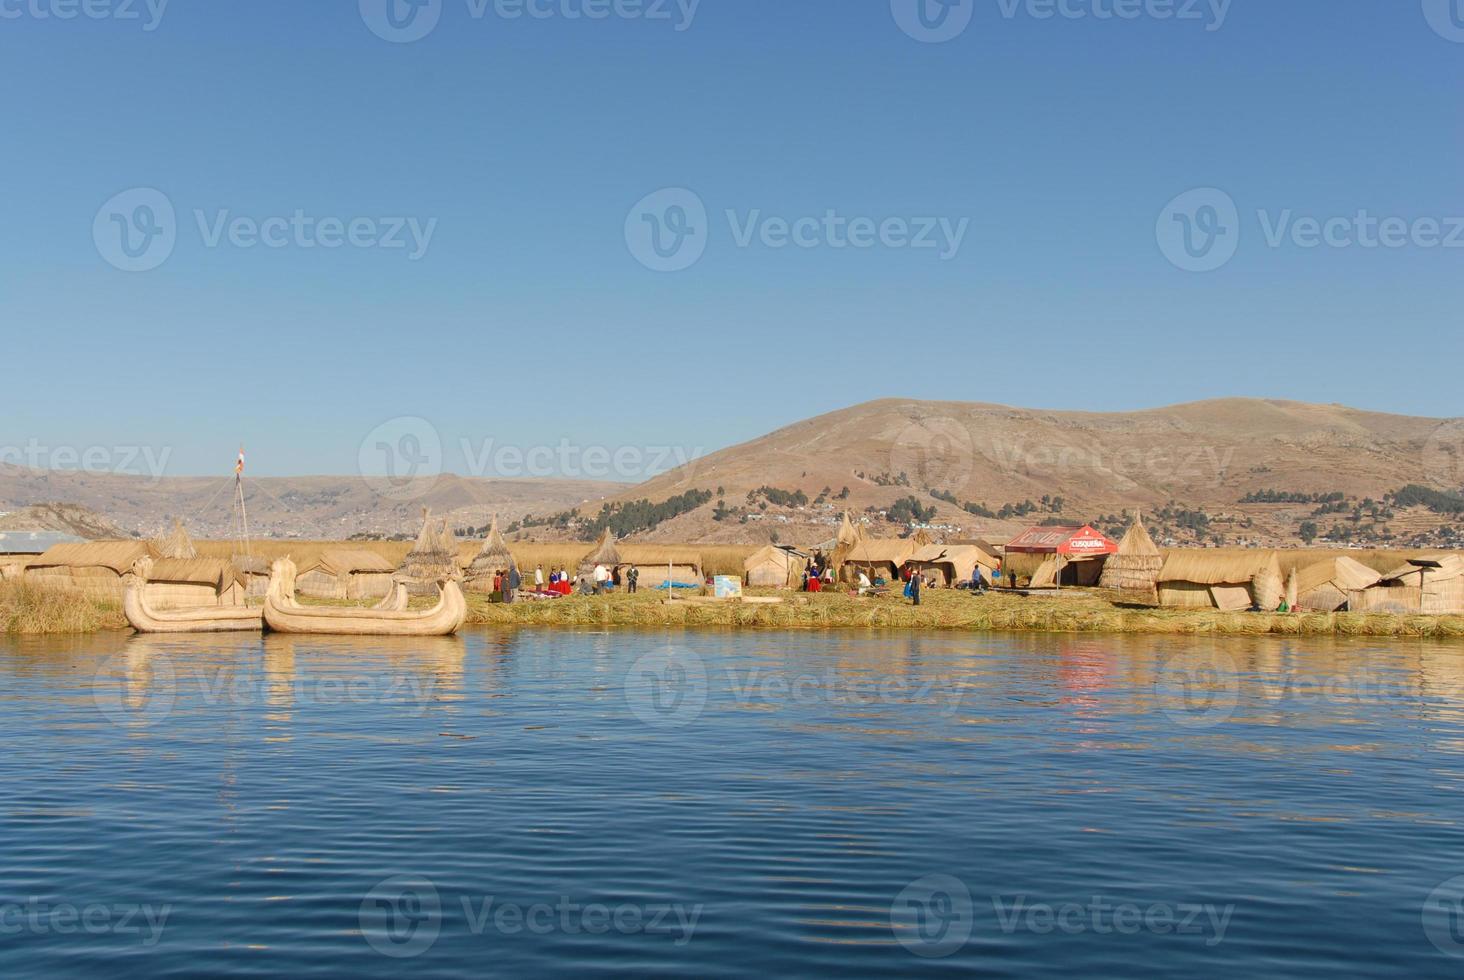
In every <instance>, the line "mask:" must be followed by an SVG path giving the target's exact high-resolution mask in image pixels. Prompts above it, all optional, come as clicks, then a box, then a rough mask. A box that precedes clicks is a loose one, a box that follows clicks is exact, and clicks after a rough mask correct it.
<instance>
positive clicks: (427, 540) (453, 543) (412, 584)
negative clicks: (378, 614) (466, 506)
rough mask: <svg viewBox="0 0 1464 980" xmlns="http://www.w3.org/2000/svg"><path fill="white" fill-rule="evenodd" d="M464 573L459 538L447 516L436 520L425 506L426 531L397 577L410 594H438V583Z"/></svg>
mask: <svg viewBox="0 0 1464 980" xmlns="http://www.w3.org/2000/svg"><path fill="white" fill-rule="evenodd" d="M461 576H462V569H461V567H459V565H458V545H457V539H456V538H455V537H453V533H452V528H450V527H448V524H447V520H446V519H443V520H440V521H438V520H433V518H432V512H431V511H430V510H428V509H427V508H425V507H424V508H422V531H421V533H420V534H418V535H417V543H416V544H415V545H413V546H412V550H411V551H410V552H408V553H407V557H406V558H405V559H403V560H402V564H401V567H400V568H398V569H397V570H396V574H395V575H394V576H393V579H394V580H395V581H397V582H401V583H402V584H403V585H405V586H406V587H407V593H408V594H409V595H417V596H435V595H437V583H439V582H441V581H443V580H445V579H459V578H461ZM385 594H386V593H384V592H383V593H382V595H385Z"/></svg>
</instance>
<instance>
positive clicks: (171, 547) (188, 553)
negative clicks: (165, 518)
mask: <svg viewBox="0 0 1464 980" xmlns="http://www.w3.org/2000/svg"><path fill="white" fill-rule="evenodd" d="M153 550H154V551H156V552H157V556H158V557H159V558H178V559H183V560H192V559H194V558H197V557H198V549H197V548H195V547H194V546H193V539H192V538H190V537H189V536H188V532H187V531H185V530H184V529H183V522H182V521H181V520H178V519H177V518H176V517H175V518H174V519H173V531H172V533H171V534H169V535H168V536H167V537H165V538H160V539H158V540H157V541H154V542H153Z"/></svg>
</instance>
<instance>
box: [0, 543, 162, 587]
mask: <svg viewBox="0 0 1464 980" xmlns="http://www.w3.org/2000/svg"><path fill="white" fill-rule="evenodd" d="M151 557H153V552H152V548H151V547H150V546H149V545H148V544H147V543H146V542H143V541H73V542H66V543H63V544H58V545H55V546H54V547H51V548H47V549H46V553H45V554H43V555H41V556H40V557H39V558H37V559H35V560H34V561H32V562H30V563H29V564H28V565H27V566H26V570H25V580H26V581H27V582H34V583H35V584H37V585H41V586H44V587H49V588H56V589H63V590H66V591H70V592H83V593H86V594H87V595H93V596H99V597H102V598H111V599H118V600H120V599H121V598H122V588H123V584H122V576H123V575H125V574H127V573H128V572H130V571H131V570H132V566H133V565H134V564H135V563H136V562H137V561H139V560H140V559H143V558H151Z"/></svg>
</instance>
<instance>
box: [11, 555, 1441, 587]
mask: <svg viewBox="0 0 1464 980" xmlns="http://www.w3.org/2000/svg"><path fill="white" fill-rule="evenodd" d="M47 554H49V552H47ZM32 567H34V563H32ZM1420 571H1423V572H1427V573H1428V579H1429V581H1430V582H1440V581H1443V580H1445V579H1451V578H1458V577H1459V576H1460V575H1464V558H1460V557H1459V556H1458V555H1444V554H1440V555H1423V556H1422V557H1419V558H1414V559H1412V560H1410V561H1409V562H1408V563H1407V564H1406V565H1400V566H1399V567H1397V568H1395V569H1393V570H1392V571H1391V572H1388V573H1387V574H1385V575H1383V576H1382V579H1381V580H1382V581H1384V582H1393V581H1396V580H1398V579H1401V578H1404V577H1405V576H1408V575H1417V574H1418V573H1419V572H1420Z"/></svg>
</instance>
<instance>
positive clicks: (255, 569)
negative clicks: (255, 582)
mask: <svg viewBox="0 0 1464 980" xmlns="http://www.w3.org/2000/svg"><path fill="white" fill-rule="evenodd" d="M229 560H230V561H231V562H233V564H234V571H235V572H237V573H238V574H240V575H268V574H269V560H268V559H267V558H265V557H264V556H263V555H234V556H233V557H232V558H230V559H229Z"/></svg>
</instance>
